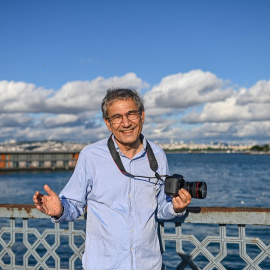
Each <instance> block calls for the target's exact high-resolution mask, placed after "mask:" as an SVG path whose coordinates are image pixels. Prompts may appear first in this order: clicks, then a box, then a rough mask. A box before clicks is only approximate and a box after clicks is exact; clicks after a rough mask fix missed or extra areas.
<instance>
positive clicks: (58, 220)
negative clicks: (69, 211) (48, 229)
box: [51, 204, 65, 223]
mask: <svg viewBox="0 0 270 270" xmlns="http://www.w3.org/2000/svg"><path fill="white" fill-rule="evenodd" d="M62 207H63V212H62V215H61V216H60V217H59V218H57V217H51V220H52V222H53V223H58V222H60V221H61V219H62V217H63V216H64V214H65V207H64V205H63V204H62Z"/></svg>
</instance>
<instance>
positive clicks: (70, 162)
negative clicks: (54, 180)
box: [0, 151, 79, 171]
mask: <svg viewBox="0 0 270 270" xmlns="http://www.w3.org/2000/svg"><path fill="white" fill-rule="evenodd" d="M78 157H79V151H42V152H33V151H29V152H27V151H20V152H0V171H7V170H69V169H74V167H75V165H76V163H77V160H78Z"/></svg>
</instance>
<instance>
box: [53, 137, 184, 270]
mask: <svg viewBox="0 0 270 270" xmlns="http://www.w3.org/2000/svg"><path fill="white" fill-rule="evenodd" d="M150 144H151V147H152V149H153V152H154V154H155V157H156V159H157V161H158V173H159V174H160V175H166V174H169V172H168V164H167V159H166V156H165V153H164V151H163V150H162V149H161V148H160V147H159V146H157V145H155V144H153V143H150ZM115 146H116V149H117V151H118V152H119V153H120V157H121V160H122V163H123V165H124V167H125V169H126V171H127V172H129V173H131V174H133V175H141V176H151V177H153V176H154V175H155V174H154V172H153V171H152V170H151V169H150V166H149V161H148V157H147V154H146V140H145V138H144V139H143V149H142V150H141V152H140V153H138V154H137V155H136V156H134V157H133V158H132V159H129V158H127V157H126V156H125V155H124V154H122V153H121V152H120V150H119V148H118V146H117V144H116V143H115ZM156 181H157V179H153V178H152V179H147V178H140V177H135V178H130V177H128V176H125V175H124V174H122V173H121V172H120V171H119V169H118V167H117V166H116V164H115V162H114V161H113V159H112V157H111V154H110V152H109V149H108V147H107V139H105V140H101V141H99V142H96V143H93V144H91V145H88V146H86V147H85V148H84V149H83V150H82V151H81V153H80V156H79V159H78V162H77V165H76V168H75V170H74V173H73V175H72V177H71V178H70V180H69V182H68V183H67V185H66V186H65V188H64V189H63V190H62V192H61V193H60V195H59V196H60V198H61V201H62V204H63V206H64V209H65V210H64V213H63V215H62V217H60V218H59V219H58V220H53V222H63V221H74V220H75V219H76V218H78V217H79V216H80V215H82V214H83V213H84V209H85V206H86V205H87V224H86V242H85V252H84V255H83V260H82V261H83V262H82V263H83V268H84V269H85V270H92V269H93V270H105V269H118V270H121V269H123V270H129V269H138V270H147V269H149V270H155V269H161V266H162V257H161V252H160V246H159V240H158V236H157V226H156V222H155V218H156V217H157V218H159V219H171V218H174V217H175V216H177V215H179V214H176V213H175V212H174V210H173V205H172V202H171V199H170V198H169V197H168V196H166V195H165V193H164V183H163V182H162V181H159V182H158V184H157V185H155V183H156Z"/></svg>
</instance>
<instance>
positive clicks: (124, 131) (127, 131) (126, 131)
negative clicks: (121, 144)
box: [121, 129, 134, 135]
mask: <svg viewBox="0 0 270 270" xmlns="http://www.w3.org/2000/svg"><path fill="white" fill-rule="evenodd" d="M133 131H134V129H129V130H121V132H122V133H124V134H126V135H128V134H131V133H133Z"/></svg>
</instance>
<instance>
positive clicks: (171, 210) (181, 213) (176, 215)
mask: <svg viewBox="0 0 270 270" xmlns="http://www.w3.org/2000/svg"><path fill="white" fill-rule="evenodd" d="M169 212H170V214H171V215H173V216H174V217H180V216H183V215H185V213H186V210H184V211H183V212H180V213H176V212H175V211H174V209H173V204H172V203H171V205H170V207H169Z"/></svg>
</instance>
